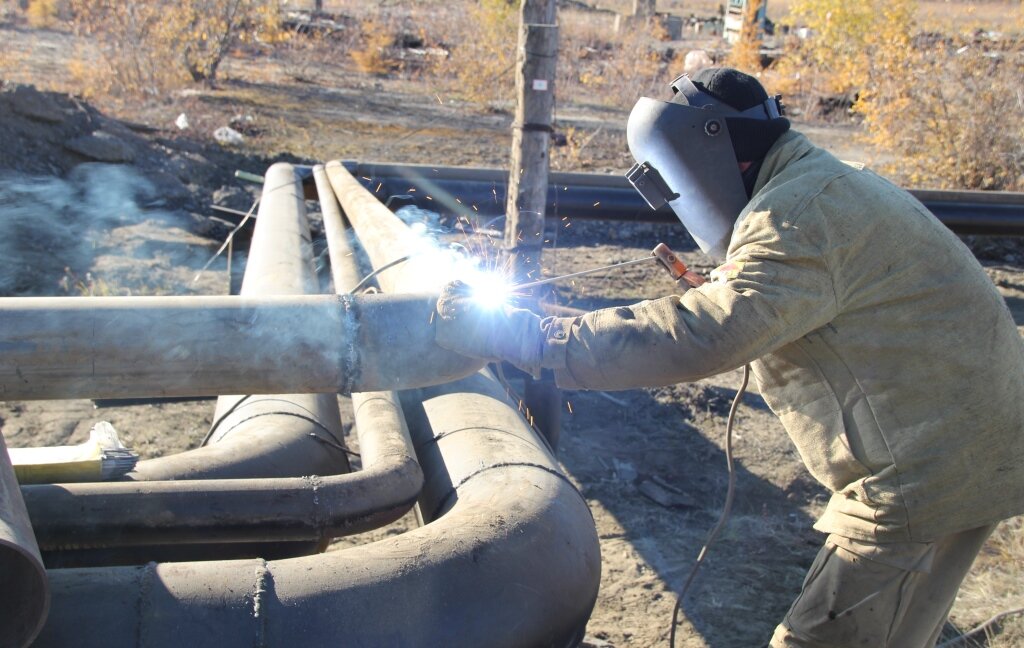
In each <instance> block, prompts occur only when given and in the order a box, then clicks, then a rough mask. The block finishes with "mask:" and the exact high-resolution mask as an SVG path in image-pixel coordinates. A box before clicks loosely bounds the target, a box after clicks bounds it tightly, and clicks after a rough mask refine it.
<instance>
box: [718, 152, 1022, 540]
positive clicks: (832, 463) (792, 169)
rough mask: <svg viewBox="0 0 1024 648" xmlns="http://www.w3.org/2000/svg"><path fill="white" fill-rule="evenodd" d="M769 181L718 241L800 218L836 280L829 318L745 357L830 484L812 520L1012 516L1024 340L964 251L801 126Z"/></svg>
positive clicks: (939, 529) (772, 165)
mask: <svg viewBox="0 0 1024 648" xmlns="http://www.w3.org/2000/svg"><path fill="white" fill-rule="evenodd" d="M769 178H770V180H769ZM766 180H767V184H766V185H765V186H763V187H759V188H758V191H757V193H756V194H755V197H754V199H753V201H752V203H751V205H750V207H749V208H748V210H747V211H746V212H745V214H744V215H743V216H741V219H740V221H739V222H738V224H737V228H736V233H735V236H734V237H733V245H732V246H731V248H730V249H731V250H733V249H738V250H741V251H742V250H743V245H744V241H746V240H761V239H763V240H772V239H773V238H775V239H781V240H783V241H784V240H785V239H786V238H787V237H789V236H792V234H793V233H794V232H795V231H797V230H799V231H800V233H799V234H798V237H799V239H800V240H802V241H811V242H814V244H815V245H817V246H818V248H819V249H818V252H819V253H820V255H821V256H822V257H823V259H824V263H825V266H826V267H827V273H828V275H829V276H831V279H832V291H833V292H834V300H835V309H836V313H837V314H836V315H835V317H833V318H832V319H831V321H830V322H829V323H828V324H827V325H825V326H821V327H820V328H816V329H815V330H813V331H811V332H810V333H808V334H806V335H803V336H802V337H799V338H798V339H796V340H794V341H792V342H790V343H788V344H785V345H784V346H782V347H781V348H779V349H777V350H776V351H775V352H773V353H770V354H768V355H766V356H765V357H763V358H762V359H761V360H759V361H757V362H755V363H754V366H753V369H754V375H755V377H756V378H757V380H758V382H759V384H760V387H761V391H762V394H763V395H764V397H765V399H766V401H767V402H768V403H769V404H770V405H771V406H772V408H773V410H775V411H776V413H777V414H779V416H780V418H781V419H782V421H783V424H784V425H785V426H786V429H787V431H788V432H789V433H790V435H791V436H792V437H793V439H794V442H795V443H796V445H797V446H798V449H799V450H800V452H801V454H802V456H803V458H804V460H805V462H806V463H807V465H808V468H809V469H810V470H811V472H812V473H814V475H815V476H816V477H817V478H818V479H819V480H821V481H822V482H823V483H824V484H826V485H827V486H829V487H830V488H832V489H833V490H835V491H836V494H835V495H834V496H833V498H832V500H831V501H830V503H829V506H828V510H827V512H826V514H825V515H824V516H823V517H822V518H821V520H820V521H819V523H818V528H819V529H820V530H823V531H827V532H833V533H839V534H840V535H844V536H847V537H860V538H864V539H878V540H884V541H898V540H928V539H932V538H934V537H937V536H939V535H942V534H946V533H950V532H953V531H957V530H961V529H967V528H973V527H977V526H980V525H983V524H987V523H990V522H993V521H996V520H999V519H1002V518H1005V517H1010V516H1012V515H1015V514H1019V513H1022V512H1024V431H1022V430H1024V428H1022V426H1024V346H1022V343H1021V337H1020V334H1019V333H1018V331H1017V328H1016V326H1015V325H1014V323H1013V320H1012V318H1011V316H1010V313H1009V310H1008V309H1007V307H1006V305H1005V303H1004V301H1003V299H1002V298H1001V296H1000V295H999V293H998V291H997V290H996V288H995V286H994V285H993V284H992V282H991V280H989V278H988V277H987V276H986V274H985V272H984V270H983V269H982V268H981V266H980V265H979V264H978V262H977V260H976V259H975V258H974V257H973V255H971V253H970V251H969V250H968V249H967V248H966V247H965V246H964V245H963V244H962V243H961V242H960V241H959V240H958V239H957V238H956V237H955V236H954V235H953V234H952V233H950V232H949V231H948V230H947V229H946V228H945V227H944V226H943V225H942V224H941V223H940V222H939V221H938V220H937V219H936V218H935V217H934V216H932V215H931V214H930V213H929V212H928V211H927V210H926V209H925V208H924V207H923V206H922V205H921V204H920V203H919V202H917V201H916V200H915V199H914V198H913V197H912V196H910V195H909V194H908V193H907V192H905V191H903V190H901V189H899V188H897V187H895V186H893V185H892V184H890V183H889V182H887V181H885V180H884V179H882V178H880V177H878V176H877V175H875V174H873V173H871V172H870V171H866V170H861V169H860V168H858V167H856V166H851V165H847V164H844V163H842V162H839V161H838V160H836V159H835V158H833V157H832V156H831V155H829V154H828V153H826V152H824V151H822V150H820V149H817V148H815V147H813V146H812V145H811V144H810V143H809V142H807V140H806V138H804V137H803V136H802V135H800V134H798V133H788V134H786V135H783V137H782V138H780V140H779V141H778V142H777V143H776V145H775V147H774V148H773V149H772V151H771V152H770V153H769V155H768V158H767V159H766V161H765V164H764V167H763V169H762V171H761V176H760V178H759V183H762V184H763V183H765V182H766ZM748 212H749V213H748ZM783 246H784V244H783ZM730 256H732V255H730ZM786 262H787V263H789V264H797V265H799V264H800V263H801V259H800V258H799V257H798V255H797V256H796V257H795V258H794V257H791V258H789V259H788V260H787V261H786ZM780 279H782V278H780Z"/></svg>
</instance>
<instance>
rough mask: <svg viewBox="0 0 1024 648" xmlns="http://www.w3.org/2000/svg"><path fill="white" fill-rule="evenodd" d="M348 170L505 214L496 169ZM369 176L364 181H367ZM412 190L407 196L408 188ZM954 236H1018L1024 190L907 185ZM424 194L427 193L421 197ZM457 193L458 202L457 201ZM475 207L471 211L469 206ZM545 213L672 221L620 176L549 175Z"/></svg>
mask: <svg viewBox="0 0 1024 648" xmlns="http://www.w3.org/2000/svg"><path fill="white" fill-rule="evenodd" d="M344 166H345V167H346V168H347V169H348V170H349V172H350V173H351V174H352V175H353V176H355V177H357V178H361V179H363V182H364V183H365V186H366V187H368V188H369V190H370V191H373V192H375V194H376V195H377V196H379V197H380V199H381V200H386V199H387V198H388V196H391V195H396V194H409V195H411V196H412V197H413V199H414V200H415V203H416V205H417V206H419V207H422V208H423V209H430V210H432V211H441V212H444V213H454V214H468V215H474V213H476V214H480V213H483V214H486V215H490V216H501V215H504V213H505V191H506V187H507V184H508V172H507V171H505V170H501V169H479V168H468V167H437V166H425V165H401V164H372V163H359V162H354V161H346V162H344ZM367 178H368V179H367ZM410 188H414V189H416V191H414V192H412V193H411V194H410V192H409V189H410ZM909 191H910V193H911V194H912V195H913V196H914V197H916V198H917V199H918V200H920V201H921V202H922V203H924V206H925V207H927V208H928V209H929V211H931V212H932V213H933V214H935V216H936V217H937V218H938V219H939V220H940V221H942V223H943V224H945V225H946V227H948V228H950V229H951V230H953V231H954V232H956V233H957V234H984V235H1011V236H1024V194H1020V193H1013V192H1007V191H935V190H930V189H911V190H909ZM427 196H430V199H428V198H427ZM456 198H458V199H459V200H458V201H456ZM474 206H475V207H476V211H474V210H473V207H474ZM547 213H548V214H549V218H562V217H566V216H568V217H570V218H578V219H586V220H628V221H637V222H652V223H678V222H679V219H678V218H677V217H676V216H675V214H673V212H672V210H671V209H669V208H667V207H664V208H662V209H659V210H657V211H654V210H652V209H651V208H650V207H648V206H647V204H646V203H645V202H644V201H643V199H642V198H641V197H640V195H639V194H638V193H637V192H636V190H635V189H633V187H632V186H630V184H629V181H628V180H626V178H625V177H624V176H622V175H605V174H598V173H552V174H551V176H550V178H549V183H548V198H547Z"/></svg>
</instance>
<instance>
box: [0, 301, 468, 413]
mask: <svg viewBox="0 0 1024 648" xmlns="http://www.w3.org/2000/svg"><path fill="white" fill-rule="evenodd" d="M435 300H436V296H435V295H386V296H385V295H359V296H355V297H349V296H345V295H338V296H335V295H309V296H307V295H303V296H277V295H274V296H260V297H243V296H238V297H88V298H84V297H10V298H4V299H3V300H2V301H0V399H3V400H38V399H62V398H129V397H147V396H215V395H219V394H226V393H240V392H241V393H246V394H273V393H279V392H289V393H319V392H328V391H336V392H341V393H345V394H347V393H350V392H352V391H381V390H390V389H408V388H413V387H419V386H423V385H428V384H436V383H439V382H447V381H450V380H454V379H456V378H459V377H462V376H465V375H467V374H469V373H472V372H474V371H476V370H477V369H478V368H479V366H480V363H479V362H478V361H474V360H469V359H467V358H465V357H462V356H459V355H458V354H455V353H452V352H449V351H445V350H444V349H441V348H440V347H438V346H437V345H436V344H435V343H434V327H433V311H434V302H435Z"/></svg>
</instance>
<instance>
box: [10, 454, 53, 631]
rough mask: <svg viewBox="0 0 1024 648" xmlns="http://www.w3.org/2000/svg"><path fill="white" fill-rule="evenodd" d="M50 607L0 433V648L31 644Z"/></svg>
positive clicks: (40, 563)
mask: <svg viewBox="0 0 1024 648" xmlns="http://www.w3.org/2000/svg"><path fill="white" fill-rule="evenodd" d="M49 606H50V592H49V587H48V585H47V582H46V572H44V571H43V559H42V558H41V557H40V555H39V546H38V545H37V544H36V538H35V535H33V533H32V525H31V524H30V523H29V518H28V513H27V512H26V510H25V502H24V501H23V500H22V497H21V491H19V490H18V479H17V478H16V477H15V476H14V467H13V466H12V465H11V458H10V456H9V455H8V454H7V445H6V444H5V443H4V438H3V435H2V434H0V646H27V645H28V644H30V643H32V639H33V638H35V636H36V634H38V632H39V630H40V629H41V628H42V627H43V621H45V620H46V613H47V610H48V609H49Z"/></svg>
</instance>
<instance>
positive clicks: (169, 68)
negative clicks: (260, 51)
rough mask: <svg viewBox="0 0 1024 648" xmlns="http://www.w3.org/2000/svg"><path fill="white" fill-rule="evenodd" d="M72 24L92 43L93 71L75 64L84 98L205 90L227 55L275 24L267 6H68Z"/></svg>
mask: <svg viewBox="0 0 1024 648" xmlns="http://www.w3.org/2000/svg"><path fill="white" fill-rule="evenodd" d="M70 6H71V10H72V12H73V15H74V24H75V26H76V28H77V30H78V31H79V32H80V33H83V34H86V35H89V36H92V37H93V38H94V39H95V41H96V43H97V45H98V48H99V57H100V59H101V63H100V64H95V63H86V62H79V63H78V64H77V65H73V66H72V73H73V74H77V75H79V76H84V77H85V78H84V79H83V80H84V81H85V82H86V83H87V84H88V85H87V88H86V89H87V90H91V91H92V93H94V94H95V93H96V92H119V93H124V94H128V95H139V94H143V95H147V94H148V95H154V94H158V93H160V92H162V91H164V90H167V89H168V88H171V87H174V86H176V85H179V84H181V83H183V82H185V81H188V80H190V79H191V80H192V81H205V82H207V83H210V84H212V83H213V82H214V81H215V80H216V77H217V69H218V67H219V65H220V62H221V61H222V60H223V58H224V56H226V55H227V53H228V51H229V50H230V48H231V47H233V46H234V45H235V44H237V43H238V42H240V41H244V40H250V39H253V38H256V37H257V36H258V35H260V34H263V33H266V32H267V30H268V27H270V26H273V25H274V24H275V21H276V5H274V4H272V3H271V2H270V0H178V1H176V2H170V1H169V0H160V1H157V2H121V1H120V0H70Z"/></svg>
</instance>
